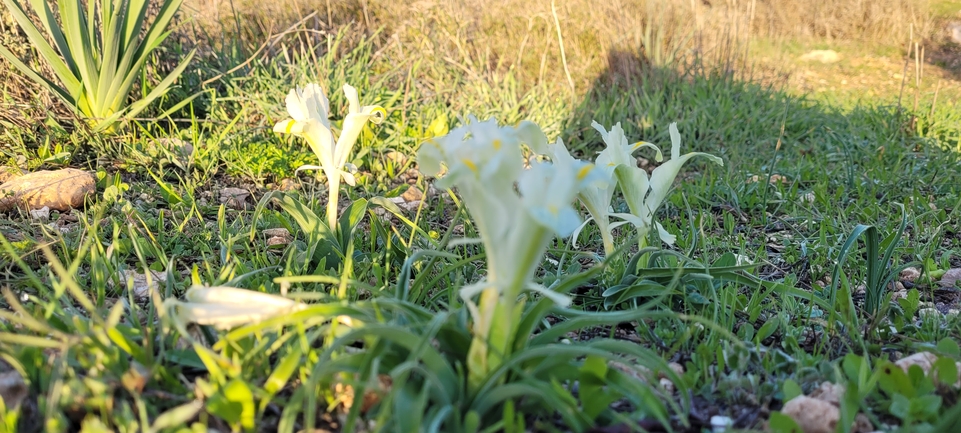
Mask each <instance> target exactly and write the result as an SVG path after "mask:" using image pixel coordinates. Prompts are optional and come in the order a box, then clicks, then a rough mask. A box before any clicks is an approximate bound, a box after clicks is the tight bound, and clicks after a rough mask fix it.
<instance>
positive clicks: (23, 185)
mask: <svg viewBox="0 0 961 433" xmlns="http://www.w3.org/2000/svg"><path fill="white" fill-rule="evenodd" d="M96 188H97V182H96V179H95V178H94V176H93V175H92V174H90V173H88V172H86V171H83V170H77V169H73V168H65V169H62V170H52V171H51V170H44V171H37V172H34V173H29V174H25V175H23V176H21V177H18V178H14V179H11V180H8V181H7V182H5V183H4V184H2V185H0V212H3V211H8V210H10V209H13V208H14V207H17V206H23V207H26V208H27V209H40V208H43V207H44V206H46V207H49V208H50V209H51V210H58V211H61V212H63V211H67V210H69V209H71V208H79V207H81V206H83V202H84V200H85V199H86V198H87V196H88V195H90V194H93V192H94V191H95V190H96Z"/></svg>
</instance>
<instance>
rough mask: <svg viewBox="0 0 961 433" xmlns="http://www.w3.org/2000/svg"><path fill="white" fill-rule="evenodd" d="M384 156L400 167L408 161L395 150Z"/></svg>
mask: <svg viewBox="0 0 961 433" xmlns="http://www.w3.org/2000/svg"><path fill="white" fill-rule="evenodd" d="M384 156H386V157H387V159H389V160H391V161H394V162H395V163H397V164H400V165H404V164H406V163H407V159H408V158H407V155H404V154H403V153H400V152H398V151H396V150H391V151H389V152H387V153H386V154H385V155H384Z"/></svg>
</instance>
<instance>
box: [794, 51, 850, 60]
mask: <svg viewBox="0 0 961 433" xmlns="http://www.w3.org/2000/svg"><path fill="white" fill-rule="evenodd" d="M800 60H801V61H803V62H821V63H837V62H838V61H840V60H841V56H840V55H839V54H838V53H837V51H834V50H814V51H810V52H808V53H807V54H805V55H803V56H801V58H800Z"/></svg>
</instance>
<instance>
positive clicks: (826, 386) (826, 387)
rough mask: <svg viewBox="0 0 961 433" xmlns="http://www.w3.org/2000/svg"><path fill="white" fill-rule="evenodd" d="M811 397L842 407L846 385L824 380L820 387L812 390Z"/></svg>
mask: <svg viewBox="0 0 961 433" xmlns="http://www.w3.org/2000/svg"><path fill="white" fill-rule="evenodd" d="M810 397H811V398H816V399H818V400H821V401H826V402H828V403H831V404H833V405H835V406H837V407H841V398H842V397H844V385H841V384H837V383H831V382H822V383H821V386H820V387H818V389H815V390H814V391H812V392H811V395H810Z"/></svg>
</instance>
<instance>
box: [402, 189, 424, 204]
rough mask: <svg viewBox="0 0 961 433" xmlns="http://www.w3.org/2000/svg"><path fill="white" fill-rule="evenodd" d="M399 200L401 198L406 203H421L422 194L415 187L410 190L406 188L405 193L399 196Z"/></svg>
mask: <svg viewBox="0 0 961 433" xmlns="http://www.w3.org/2000/svg"><path fill="white" fill-rule="evenodd" d="M401 198H403V199H404V201H408V202H411V201H421V200H423V199H424V193H423V192H421V190H419V189H417V187H416V186H412V187H410V188H407V191H405V192H404V193H403V194H401Z"/></svg>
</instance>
